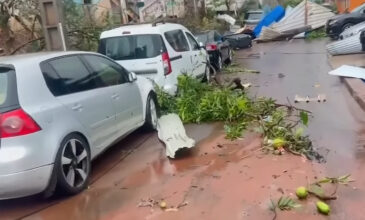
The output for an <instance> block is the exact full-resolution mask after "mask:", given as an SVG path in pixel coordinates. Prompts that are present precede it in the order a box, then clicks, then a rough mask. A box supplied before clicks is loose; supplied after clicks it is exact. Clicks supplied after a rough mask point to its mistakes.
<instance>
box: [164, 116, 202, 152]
mask: <svg viewBox="0 0 365 220" xmlns="http://www.w3.org/2000/svg"><path fill="white" fill-rule="evenodd" d="M157 131H158V138H159V139H160V140H161V141H162V142H164V143H165V146H166V155H167V156H168V157H170V158H175V154H176V152H177V151H178V150H180V149H182V148H192V147H194V146H195V140H193V139H191V138H189V137H188V136H187V135H186V132H185V128H184V125H183V123H182V121H181V119H180V117H179V116H178V115H177V114H168V115H164V116H162V117H161V118H160V119H159V120H158V123H157Z"/></svg>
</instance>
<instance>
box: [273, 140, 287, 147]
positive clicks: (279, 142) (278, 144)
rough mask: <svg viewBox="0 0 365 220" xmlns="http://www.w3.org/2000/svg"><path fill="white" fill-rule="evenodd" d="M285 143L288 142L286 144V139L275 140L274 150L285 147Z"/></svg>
mask: <svg viewBox="0 0 365 220" xmlns="http://www.w3.org/2000/svg"><path fill="white" fill-rule="evenodd" d="M285 143H286V142H285V140H284V139H282V138H275V139H274V140H273V143H272V145H273V146H274V149H278V148H281V147H284V145H285Z"/></svg>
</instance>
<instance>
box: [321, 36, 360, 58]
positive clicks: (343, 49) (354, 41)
mask: <svg viewBox="0 0 365 220" xmlns="http://www.w3.org/2000/svg"><path fill="white" fill-rule="evenodd" d="M360 35H361V32H360V33H358V34H356V35H354V36H351V37H348V38H346V39H343V40H339V41H334V42H332V43H330V44H328V45H327V51H328V53H330V54H331V55H342V54H352V53H362V44H361V41H360Z"/></svg>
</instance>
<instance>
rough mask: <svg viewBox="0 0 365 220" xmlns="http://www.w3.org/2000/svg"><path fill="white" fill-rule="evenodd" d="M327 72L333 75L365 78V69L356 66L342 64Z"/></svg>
mask: <svg viewBox="0 0 365 220" xmlns="http://www.w3.org/2000/svg"><path fill="white" fill-rule="evenodd" d="M328 74H330V75H334V76H343V77H353V78H359V79H365V69H364V68H361V67H357V66H349V65H343V66H341V67H339V68H337V69H334V70H332V71H330V72H329V73H328Z"/></svg>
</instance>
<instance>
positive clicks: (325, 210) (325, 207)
mask: <svg viewBox="0 0 365 220" xmlns="http://www.w3.org/2000/svg"><path fill="white" fill-rule="evenodd" d="M317 209H318V211H319V212H320V213H322V214H325V215H328V214H329V213H330V211H331V208H330V206H329V205H327V204H326V203H324V202H322V201H318V202H317Z"/></svg>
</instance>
